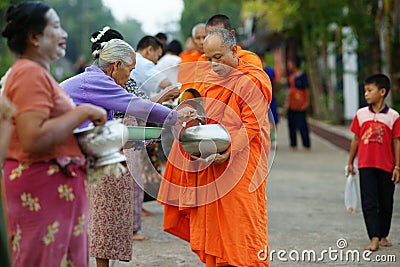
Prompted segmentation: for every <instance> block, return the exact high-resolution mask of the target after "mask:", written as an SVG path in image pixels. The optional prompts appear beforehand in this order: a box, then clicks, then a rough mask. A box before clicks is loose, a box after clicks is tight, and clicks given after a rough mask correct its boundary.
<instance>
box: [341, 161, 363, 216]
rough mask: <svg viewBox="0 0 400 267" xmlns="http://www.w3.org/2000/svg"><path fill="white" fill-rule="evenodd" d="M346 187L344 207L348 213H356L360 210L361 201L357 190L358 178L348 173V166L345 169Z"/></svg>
mask: <svg viewBox="0 0 400 267" xmlns="http://www.w3.org/2000/svg"><path fill="white" fill-rule="evenodd" d="M345 175H346V177H347V179H346V185H345V188H344V205H345V207H346V209H347V212H348V213H356V212H357V211H358V210H359V208H360V199H359V197H358V190H357V178H356V176H355V175H352V174H351V173H348V171H347V166H346V168H345Z"/></svg>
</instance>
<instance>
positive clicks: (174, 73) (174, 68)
mask: <svg viewBox="0 0 400 267" xmlns="http://www.w3.org/2000/svg"><path fill="white" fill-rule="evenodd" d="M181 52H182V45H181V43H180V42H179V41H178V40H172V41H171V42H170V43H169V44H168V45H167V47H166V48H165V55H164V56H162V57H161V58H160V59H159V60H158V62H157V65H156V68H157V69H158V70H159V71H161V72H163V73H164V74H165V75H166V76H167V78H168V80H170V81H171V83H172V84H176V83H177V82H178V66H179V63H180V62H181V61H182V59H181V58H180V57H179V54H180V53H181Z"/></svg>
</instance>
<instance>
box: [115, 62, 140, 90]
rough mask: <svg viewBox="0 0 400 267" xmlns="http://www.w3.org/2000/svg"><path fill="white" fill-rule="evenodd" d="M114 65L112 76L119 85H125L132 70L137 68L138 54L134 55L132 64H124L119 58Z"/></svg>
mask: <svg viewBox="0 0 400 267" xmlns="http://www.w3.org/2000/svg"><path fill="white" fill-rule="evenodd" d="M112 65H113V68H112V70H111V73H110V76H111V77H112V78H113V79H114V81H115V82H116V83H117V84H118V85H120V86H122V87H125V84H126V82H127V81H128V80H129V77H130V74H131V71H132V70H133V69H134V68H135V65H136V56H135V55H134V56H132V64H129V65H128V64H123V63H122V62H121V61H119V60H118V61H116V62H114V64H112Z"/></svg>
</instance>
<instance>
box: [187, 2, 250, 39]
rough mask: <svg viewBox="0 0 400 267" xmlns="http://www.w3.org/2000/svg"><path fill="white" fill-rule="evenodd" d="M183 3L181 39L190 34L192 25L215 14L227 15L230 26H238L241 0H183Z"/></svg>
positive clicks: (204, 20)
mask: <svg viewBox="0 0 400 267" xmlns="http://www.w3.org/2000/svg"><path fill="white" fill-rule="evenodd" d="M183 3H184V10H183V12H182V15H181V20H180V25H181V34H182V37H183V38H182V39H183V40H185V39H186V38H187V37H190V36H192V28H193V26H194V25H196V24H198V23H202V22H203V23H205V22H206V21H207V19H208V18H209V17H211V16H212V15H215V14H225V15H227V16H228V17H229V18H230V19H231V22H232V27H234V28H235V29H236V30H237V29H238V27H239V26H240V14H241V10H242V1H241V0H220V1H215V0H196V1H190V0H183Z"/></svg>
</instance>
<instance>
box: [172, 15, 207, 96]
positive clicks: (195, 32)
mask: <svg viewBox="0 0 400 267" xmlns="http://www.w3.org/2000/svg"><path fill="white" fill-rule="evenodd" d="M205 26H206V25H205V24H204V23H199V24H196V25H195V26H193V28H192V38H191V40H192V42H193V44H194V49H187V50H185V51H183V52H182V53H180V54H179V56H180V57H181V58H182V61H181V62H180V63H179V67H178V82H180V83H181V84H182V87H181V92H182V91H184V90H185V89H187V88H191V87H194V84H195V71H196V62H197V60H198V59H199V57H200V56H201V55H202V54H203V53H204V51H203V41H204V37H205V36H206V28H205Z"/></svg>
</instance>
